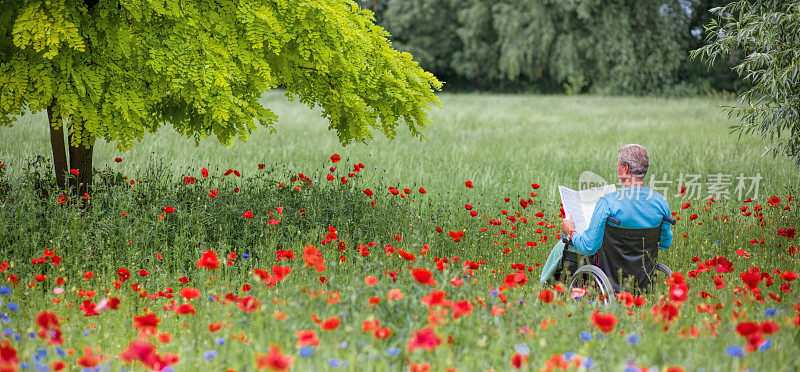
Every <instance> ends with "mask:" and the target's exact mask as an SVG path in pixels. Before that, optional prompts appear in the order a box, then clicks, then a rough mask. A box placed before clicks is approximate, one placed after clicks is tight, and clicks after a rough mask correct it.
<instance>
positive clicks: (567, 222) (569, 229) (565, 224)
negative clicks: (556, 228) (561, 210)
mask: <svg viewBox="0 0 800 372" xmlns="http://www.w3.org/2000/svg"><path fill="white" fill-rule="evenodd" d="M561 231H562V232H564V234H565V235H567V236H569V237H570V238H572V234H574V233H575V222H573V221H572V215H570V216H569V217H567V218H565V219H564V220H563V221H561Z"/></svg>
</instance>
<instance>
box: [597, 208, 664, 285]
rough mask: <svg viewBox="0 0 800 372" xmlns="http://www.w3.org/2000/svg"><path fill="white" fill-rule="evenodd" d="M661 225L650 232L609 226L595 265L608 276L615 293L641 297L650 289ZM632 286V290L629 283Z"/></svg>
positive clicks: (650, 229)
mask: <svg viewBox="0 0 800 372" xmlns="http://www.w3.org/2000/svg"><path fill="white" fill-rule="evenodd" d="M660 239H661V224H659V225H658V226H656V227H653V228H649V229H625V228H621V227H617V226H613V225H611V224H606V226H605V232H604V233H603V244H602V246H601V247H600V250H598V251H597V254H596V255H595V256H594V257H593V258H594V264H595V265H597V266H599V267H600V269H601V270H603V272H604V273H605V274H606V275H607V276H608V279H609V281H611V285H612V286H613V287H614V291H615V292H620V291H628V292H631V293H639V292H642V291H646V290H647V288H649V287H650V283H651V279H652V278H653V274H654V271H655V266H656V263H657V261H658V243H659V240H660ZM631 282H632V283H633V287H632V288H631V287H630V286H629V285H628V286H625V285H626V284H628V283H631Z"/></svg>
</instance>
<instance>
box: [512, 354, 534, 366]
mask: <svg viewBox="0 0 800 372" xmlns="http://www.w3.org/2000/svg"><path fill="white" fill-rule="evenodd" d="M529 358H530V357H528V355H527V354H520V353H514V355H513V356H511V366H512V367H514V368H516V369H520V368H522V367H524V366H527V365H528V360H529Z"/></svg>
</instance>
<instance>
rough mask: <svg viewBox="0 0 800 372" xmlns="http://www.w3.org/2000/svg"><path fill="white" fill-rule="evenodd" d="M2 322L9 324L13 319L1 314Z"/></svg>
mask: <svg viewBox="0 0 800 372" xmlns="http://www.w3.org/2000/svg"><path fill="white" fill-rule="evenodd" d="M0 320H2V321H3V323H8V322H10V321H11V318H9V317H8V315H6V314H3V313H0Z"/></svg>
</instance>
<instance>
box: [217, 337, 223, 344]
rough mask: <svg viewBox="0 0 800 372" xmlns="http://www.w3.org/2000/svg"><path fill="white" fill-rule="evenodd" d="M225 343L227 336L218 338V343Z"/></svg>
mask: <svg viewBox="0 0 800 372" xmlns="http://www.w3.org/2000/svg"><path fill="white" fill-rule="evenodd" d="M224 343H225V338H224V337H220V338H218V339H217V345H222V344H224Z"/></svg>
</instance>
